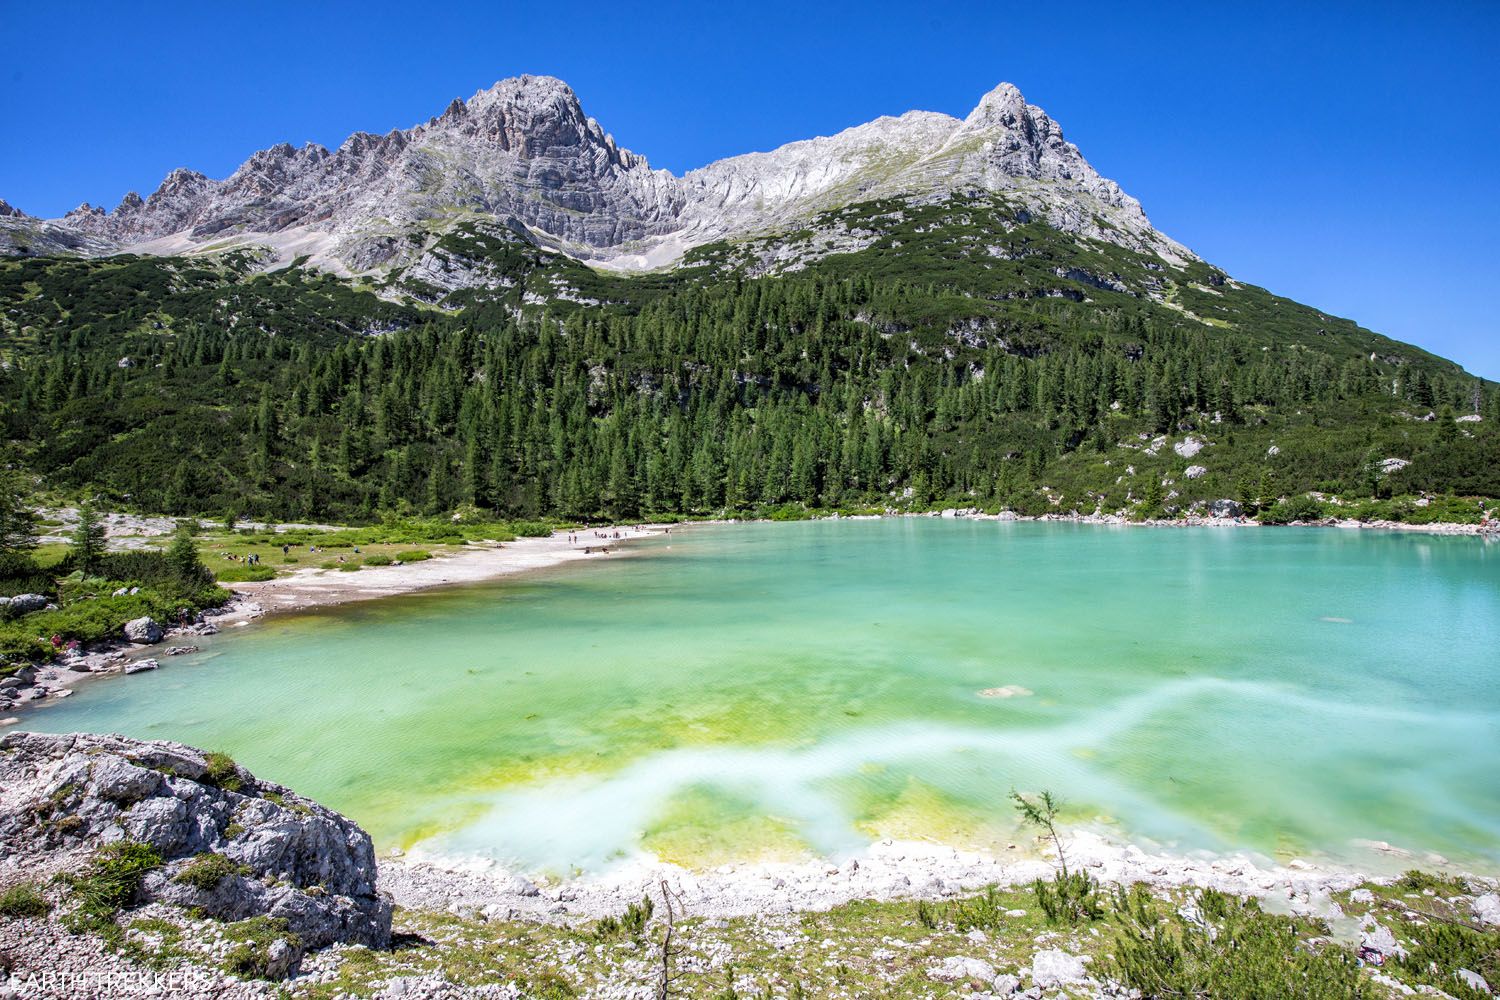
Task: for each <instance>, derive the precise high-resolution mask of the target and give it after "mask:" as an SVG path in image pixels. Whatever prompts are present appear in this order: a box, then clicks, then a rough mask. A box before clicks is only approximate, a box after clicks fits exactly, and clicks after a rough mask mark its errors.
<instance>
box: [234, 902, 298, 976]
mask: <svg viewBox="0 0 1500 1000" xmlns="http://www.w3.org/2000/svg"><path fill="white" fill-rule="evenodd" d="M224 937H225V938H227V939H228V940H229V941H232V942H234V945H233V947H231V948H230V949H229V953H228V954H227V955H225V956H224V968H225V970H227V971H228V972H232V973H233V974H235V975H236V976H240V977H242V978H246V979H272V980H275V979H285V978H286V977H287V976H288V975H289V974H291V973H292V972H293V971H295V970H296V968H297V965H298V964H299V963H300V962H301V960H302V939H301V938H299V937H298V936H297V935H296V934H293V933H292V932H291V931H290V930H288V928H287V922H286V921H285V920H282V919H280V918H277V917H251V918H250V919H248V920H239V921H236V922H235V923H232V924H229V925H227V926H226V927H225V928H224Z"/></svg>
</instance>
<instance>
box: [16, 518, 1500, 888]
mask: <svg viewBox="0 0 1500 1000" xmlns="http://www.w3.org/2000/svg"><path fill="white" fill-rule="evenodd" d="M632 544H633V548H634V551H635V552H637V553H638V554H639V555H638V557H635V558H626V559H619V558H615V557H609V558H608V559H599V560H597V561H595V562H592V563H589V564H584V565H579V564H573V565H570V566H565V567H559V568H557V569H555V570H549V571H545V572H541V573H535V574H531V575H529V576H526V577H523V578H516V579H512V580H510V581H504V582H497V583H494V584H486V585H482V586H471V587H464V588H455V589H449V590H444V591H434V592H428V593H425V594H420V595H413V596H410V597H402V598H394V599H388V600H381V601H374V602H366V603H363V604H355V605H349V606H345V607H341V608H333V609H324V610H320V611H314V612H308V613H301V614H294V615H286V616H281V617H276V618H274V619H271V620H268V621H266V622H264V623H261V624H257V625H255V626H253V627H250V628H246V629H239V630H231V632H232V633H233V634H223V635H220V636H217V637H214V638H213V639H211V640H208V641H206V642H205V643H204V649H203V651H202V652H200V653H198V654H194V655H191V656H185V657H179V658H175V659H173V660H171V661H168V662H166V664H165V666H164V668H163V669H161V670H159V671H156V672H154V673H150V674H141V675H136V676H132V677H129V678H124V677H120V678H110V679H106V680H101V681H98V682H90V683H89V684H87V685H84V686H82V687H81V688H80V689H79V690H78V692H77V694H76V695H75V696H74V697H72V698H69V699H67V700H66V701H63V702H60V703H57V704H55V705H53V706H51V707H48V708H46V709H44V710H41V711H38V712H35V713H32V714H31V715H29V716H28V717H26V718H25V719H24V720H23V723H22V726H23V727H24V728H32V729H46V730H52V731H67V730H75V729H76V730H93V731H112V732H121V733H125V734H128V735H131V736H137V737H145V738H166V739H175V740H181V741H183V742H186V743H191V744H195V745H199V746H204V747H209V748H213V749H221V750H224V751H227V752H228V753H230V754H232V755H233V756H234V757H235V758H236V759H237V760H239V761H240V762H242V763H243V764H245V765H247V766H248V767H250V768H251V769H252V770H253V771H255V772H256V773H257V774H259V775H261V776H263V777H266V778H270V779H273V780H276V781H280V782H283V783H285V784H287V785H290V786H292V787H294V788H296V789H297V790H299V791H301V792H303V793H304V794H307V795H309V796H312V797H314V798H317V799H319V800H321V801H322V802H324V803H326V804H328V805H330V806H332V807H334V808H336V809H339V810H341V811H343V812H345V813H347V814H349V815H350V816H352V817H354V818H355V819H356V820H358V821H359V822H360V823H361V824H363V825H364V826H365V827H366V829H368V830H370V831H371V833H372V834H373V835H374V836H375V838H376V841H377V844H378V845H379V846H382V847H394V846H402V847H407V848H411V847H419V848H422V849H429V850H438V851H443V852H448V853H463V854H471V853H472V854H483V855H489V856H494V857H496V858H499V859H501V860H503V861H506V862H508V863H519V864H520V865H522V866H525V867H527V868H530V869H539V870H548V871H554V872H566V871H571V870H575V869H583V870H597V869H598V868H600V867H603V866H606V865H608V864H609V863H610V862H611V861H612V860H614V859H618V858H622V857H629V856H633V855H635V854H637V853H638V852H641V851H649V852H652V853H654V854H656V855H658V856H660V857H663V858H667V859H671V860H676V861H681V862H684V863H687V864H691V865H712V864H719V863H723V862H725V861H733V860H747V859H752V858H764V857H799V856H806V855H809V854H816V855H838V854H840V853H843V852H846V851H852V850H857V849H859V848H861V847H863V846H864V845H866V844H868V843H869V842H870V841H871V840H873V839H876V838H879V837H886V836H897V837H921V838H928V839H933V840H939V841H943V842H947V843H953V844H955V845H960V844H961V845H965V846H975V847H987V846H996V845H998V846H1000V847H1003V846H1004V844H1005V843H1006V842H1007V841H1014V840H1015V839H1016V838H1017V836H1018V835H1017V832H1016V827H1015V823H1014V820H1013V816H1012V812H1011V809H1010V807H1009V805H1008V803H1007V797H1008V795H1009V793H1010V791H1011V789H1012V788H1016V789H1020V790H1023V791H1026V790H1037V789H1041V788H1049V789H1051V790H1052V791H1053V792H1055V793H1056V794H1058V795H1060V796H1061V797H1062V798H1064V799H1065V800H1066V801H1067V802H1068V804H1069V806H1068V819H1069V821H1070V822H1073V823H1076V824H1080V825H1088V826H1091V827H1097V828H1101V829H1103V830H1105V831H1107V832H1109V833H1111V834H1113V835H1115V836H1118V837H1120V838H1122V839H1129V840H1132V841H1136V842H1139V843H1142V844H1150V845H1154V846H1158V847H1162V848H1167V849H1174V850H1197V849H1203V850H1211V851H1231V850H1252V851H1256V852H1261V853H1264V854H1266V855H1270V856H1273V857H1276V858H1280V859H1282V860H1286V859H1288V858H1290V857H1294V856H1300V857H1304V858H1310V859H1319V860H1325V861H1335V862H1346V863H1351V864H1358V865H1362V866H1366V867H1375V868H1379V867H1386V868H1402V867H1410V865H1411V864H1412V863H1413V862H1412V860H1411V858H1408V857H1405V856H1401V855H1392V854H1390V853H1389V852H1383V851H1376V850H1373V849H1372V848H1371V846H1370V844H1371V842H1388V843H1389V844H1391V845H1394V846H1396V847H1398V848H1402V849H1405V850H1408V851H1411V852H1413V857H1415V858H1416V860H1417V861H1421V860H1423V858H1424V856H1425V854H1426V852H1438V853H1441V854H1443V855H1444V856H1446V857H1448V858H1450V859H1452V860H1454V861H1456V862H1459V863H1462V864H1467V865H1472V866H1476V867H1479V868H1481V869H1484V870H1489V871H1494V870H1500V778H1497V774H1500V545H1497V544H1494V543H1487V542H1485V541H1482V540H1479V539H1476V538H1470V537H1439V536H1428V535H1420V534H1403V533H1383V532H1372V531H1363V532H1359V531H1343V530H1338V529H1313V528H1305V529H1304V528H1289V529H1260V530H1235V529H1214V528H1184V529H1176V530H1167V529H1146V528H1128V527H1120V528H1111V527H1100V526H1083V525H1072V524H1035V523H1002V522H994V521H965V520H939V519H888V520H871V521H820V522H804V523H794V524H745V525H725V526H707V527H695V528H679V529H677V530H674V531H673V532H672V534H671V535H670V536H657V537H655V538H652V539H649V540H645V541H642V542H639V543H632ZM997 689H999V690H997ZM981 692H988V693H989V696H985V695H982V694H981ZM997 695H1009V696H1008V697H1002V696H997Z"/></svg>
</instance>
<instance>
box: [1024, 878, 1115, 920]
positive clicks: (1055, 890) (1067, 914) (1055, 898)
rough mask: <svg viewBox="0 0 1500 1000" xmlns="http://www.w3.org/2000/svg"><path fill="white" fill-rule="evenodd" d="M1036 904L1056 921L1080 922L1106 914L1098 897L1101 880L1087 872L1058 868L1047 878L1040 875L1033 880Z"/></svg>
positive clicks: (1096, 918)
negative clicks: (1066, 872)
mask: <svg viewBox="0 0 1500 1000" xmlns="http://www.w3.org/2000/svg"><path fill="white" fill-rule="evenodd" d="M1031 890H1032V892H1034V893H1036V902H1037V906H1039V907H1041V910H1042V913H1043V914H1045V915H1046V917H1047V921H1048V922H1049V923H1054V924H1079V923H1085V922H1087V921H1090V920H1098V919H1099V918H1100V917H1102V916H1104V907H1103V905H1102V904H1101V902H1100V899H1099V883H1097V882H1095V881H1094V879H1093V877H1092V876H1091V875H1089V873H1088V872H1079V871H1075V872H1069V873H1068V874H1066V875H1064V874H1063V873H1062V872H1058V873H1057V874H1056V875H1054V876H1053V877H1052V881H1051V882H1048V881H1046V880H1044V879H1037V880H1036V881H1035V882H1033V883H1032V884H1031Z"/></svg>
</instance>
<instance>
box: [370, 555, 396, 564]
mask: <svg viewBox="0 0 1500 1000" xmlns="http://www.w3.org/2000/svg"><path fill="white" fill-rule="evenodd" d="M394 561H395V560H393V559H392V558H391V557H390V556H384V555H373V556H365V565H366V566H389V565H390V564H391V563H392V562H394Z"/></svg>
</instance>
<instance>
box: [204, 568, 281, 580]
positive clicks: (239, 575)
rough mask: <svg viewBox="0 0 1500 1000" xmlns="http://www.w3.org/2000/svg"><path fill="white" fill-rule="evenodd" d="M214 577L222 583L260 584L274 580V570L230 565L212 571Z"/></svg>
mask: <svg viewBox="0 0 1500 1000" xmlns="http://www.w3.org/2000/svg"><path fill="white" fill-rule="evenodd" d="M214 575H215V576H216V577H218V578H219V580H220V581H221V582H223V583H260V582H262V581H265V580H274V579H276V570H274V569H272V568H271V567H270V566H246V565H243V564H242V563H230V564H229V565H227V566H221V567H219V568H218V569H217V570H215V571H214Z"/></svg>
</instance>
